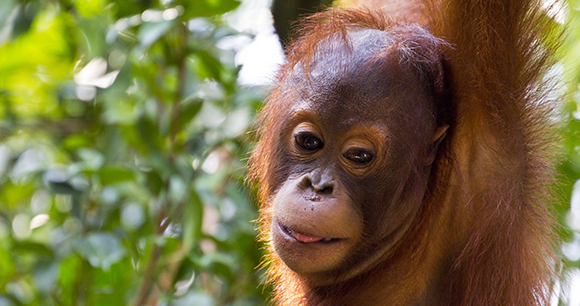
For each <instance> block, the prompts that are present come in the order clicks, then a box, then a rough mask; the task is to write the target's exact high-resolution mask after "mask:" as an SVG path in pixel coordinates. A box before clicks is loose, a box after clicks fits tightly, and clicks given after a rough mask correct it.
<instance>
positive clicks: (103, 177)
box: [98, 167, 135, 185]
mask: <svg viewBox="0 0 580 306" xmlns="http://www.w3.org/2000/svg"><path fill="white" fill-rule="evenodd" d="M98 173H99V179H100V181H101V184H102V185H110V184H115V183H120V182H126V181H132V180H134V179H135V174H133V172H132V171H130V170H127V169H125V168H113V167H106V168H103V169H101V170H100V171H99V172H98Z"/></svg>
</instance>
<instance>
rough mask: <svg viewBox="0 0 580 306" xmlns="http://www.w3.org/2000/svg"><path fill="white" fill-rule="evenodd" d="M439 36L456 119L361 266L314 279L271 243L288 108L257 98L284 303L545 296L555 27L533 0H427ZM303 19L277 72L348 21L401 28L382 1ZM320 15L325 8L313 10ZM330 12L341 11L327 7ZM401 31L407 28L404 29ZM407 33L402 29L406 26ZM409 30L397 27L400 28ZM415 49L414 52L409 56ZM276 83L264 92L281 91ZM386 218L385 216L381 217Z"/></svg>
mask: <svg viewBox="0 0 580 306" xmlns="http://www.w3.org/2000/svg"><path fill="white" fill-rule="evenodd" d="M423 4H424V6H425V7H424V8H423V10H424V11H425V12H426V13H425V16H429V18H428V19H429V20H428V21H427V22H425V24H428V28H429V29H430V31H431V32H432V33H433V34H434V35H435V36H436V37H439V38H442V39H444V40H445V41H447V42H448V43H449V45H446V44H441V45H440V46H441V48H445V54H446V57H447V62H448V65H449V67H448V70H449V71H448V72H449V76H447V77H449V78H450V80H451V89H452V94H453V98H452V103H453V111H452V113H450V114H447V115H449V116H452V117H453V120H452V121H453V124H452V126H451V128H450V129H449V131H448V136H447V138H446V140H445V142H444V144H443V148H442V149H441V152H440V154H439V156H438V158H437V160H436V162H435V164H434V166H433V167H434V168H433V170H432V173H431V178H430V184H431V185H430V186H431V187H430V191H429V192H428V194H427V195H426V196H425V200H424V202H423V205H422V207H421V211H420V212H419V213H418V214H417V216H416V219H415V220H414V221H413V223H412V226H411V228H410V229H409V230H408V231H407V232H406V233H405V237H404V239H401V240H400V241H399V242H398V243H397V245H395V246H393V247H392V249H391V251H388V252H387V253H385V254H384V255H382V256H381V260H379V261H378V263H377V264H376V265H374V266H372V267H371V268H369V269H368V270H367V271H364V273H361V274H359V275H357V276H354V277H353V278H352V279H350V280H348V281H345V282H341V283H338V284H336V285H331V286H324V287H313V286H309V284H308V282H307V281H306V280H304V279H303V278H302V277H301V276H300V275H298V274H296V273H294V272H293V271H291V270H290V269H288V268H287V267H286V266H285V265H284V263H283V262H282V261H281V259H280V258H279V257H278V256H277V255H276V253H275V252H274V251H273V249H272V246H271V245H270V242H271V237H270V234H269V224H270V221H271V218H272V217H271V208H270V200H271V199H270V197H271V195H272V194H273V193H274V192H275V190H273V188H275V187H274V186H273V185H274V184H273V180H274V177H275V176H276V175H277V173H276V170H275V168H274V167H273V166H272V163H273V158H274V157H275V155H276V154H277V153H276V152H275V151H274V149H273V148H272V146H273V144H274V143H275V142H276V141H277V131H278V130H279V125H280V122H281V119H280V116H282V115H283V112H282V111H281V110H280V107H275V106H270V104H268V103H266V106H265V107H264V109H263V110H262V112H261V114H260V116H261V122H262V126H261V128H260V129H259V131H258V134H259V135H260V140H259V143H258V145H257V148H256V149H255V151H254V152H253V154H252V157H251V159H250V162H249V165H250V180H251V181H252V182H254V183H255V184H256V185H257V186H259V201H260V203H261V208H260V240H261V241H263V242H264V243H265V244H266V246H267V248H268V250H269V255H268V257H267V258H266V259H265V264H267V265H268V266H269V268H268V273H269V275H270V281H271V282H272V284H273V285H274V290H275V291H274V300H275V301H276V302H277V303H278V304H281V305H410V304H412V305H490V306H495V305H547V303H548V298H549V294H550V283H551V281H553V278H554V269H553V268H554V265H555V262H556V259H555V257H554V254H553V251H552V249H553V246H554V240H553V237H552V225H553V224H552V218H551V216H550V213H549V210H548V208H547V204H548V203H549V201H550V196H549V194H550V191H549V189H548V187H547V186H548V185H549V184H550V183H551V182H552V178H553V173H554V170H553V165H552V162H553V153H554V148H553V141H554V135H553V129H552V128H551V127H550V122H549V120H548V118H549V116H550V111H551V109H552V106H551V105H549V104H548V103H547V102H546V101H547V99H545V97H546V96H545V95H546V93H547V92H549V90H550V88H546V86H545V85H544V84H545V83H543V79H542V77H543V76H544V75H545V72H546V69H547V68H549V66H550V65H551V64H552V63H553V60H554V59H553V50H554V49H555V47H556V46H555V45H553V43H551V42H548V41H547V40H545V39H544V38H543V37H545V34H546V32H547V31H549V30H551V29H552V28H551V27H550V25H549V23H547V22H546V20H545V16H544V15H543V11H542V10H541V9H540V1H536V0H511V1H510V0H429V1H423ZM323 14H324V15H317V16H318V17H312V18H310V19H309V20H306V23H305V24H304V28H303V30H302V33H301V34H302V36H301V38H300V39H299V40H298V41H297V42H296V43H295V44H294V45H293V47H292V48H291V49H290V52H289V59H288V64H286V65H285V66H284V67H283V68H282V70H281V72H280V74H279V81H282V80H283V79H284V77H285V76H286V75H287V74H288V70H289V69H292V68H293V67H294V66H295V65H296V63H297V62H298V61H299V60H301V59H303V58H310V57H312V56H313V54H314V52H315V50H316V48H317V44H318V43H319V42H320V41H323V40H324V38H325V37H329V36H330V35H335V34H337V35H343V36H344V35H345V33H346V31H348V30H349V29H352V28H374V29H379V30H383V31H395V32H396V31H397V30H398V26H397V25H398V23H397V22H396V21H394V20H391V19H389V18H387V17H385V16H384V15H383V14H382V13H380V12H376V11H374V12H371V11H368V10H360V9H359V10H352V9H351V10H331V11H330V12H326V13H323ZM320 16H322V17H320ZM334 18H336V19H334ZM402 35H405V33H402ZM403 37H404V36H403ZM402 39H404V38H402ZM414 60H417V59H414ZM284 96H285V93H284V92H283V91H281V90H279V89H278V90H275V91H274V92H273V93H272V95H271V96H270V97H269V98H268V100H269V101H274V100H280V99H282V100H283V99H284ZM385 222H388V220H385Z"/></svg>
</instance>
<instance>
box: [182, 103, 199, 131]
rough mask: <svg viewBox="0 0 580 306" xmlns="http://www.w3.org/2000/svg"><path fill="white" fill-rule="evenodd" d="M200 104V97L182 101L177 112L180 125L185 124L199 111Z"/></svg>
mask: <svg viewBox="0 0 580 306" xmlns="http://www.w3.org/2000/svg"><path fill="white" fill-rule="evenodd" d="M202 105H203V100H202V99H200V98H192V99H187V100H186V101H184V102H183V106H182V107H181V111H180V112H179V122H180V123H181V125H182V126H185V125H187V124H188V123H189V122H190V121H191V120H192V119H193V118H194V117H195V115H197V113H199V110H200V109H201V106H202Z"/></svg>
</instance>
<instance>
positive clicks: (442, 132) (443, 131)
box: [425, 124, 449, 166]
mask: <svg viewBox="0 0 580 306" xmlns="http://www.w3.org/2000/svg"><path fill="white" fill-rule="evenodd" d="M448 128H449V125H447V124H445V125H443V126H440V127H438V128H437V129H436V130H435V133H433V138H431V146H430V147H429V151H428V152H427V153H428V155H427V158H426V160H425V165H426V166H431V165H432V164H433V162H434V161H435V157H437V151H438V150H439V145H440V144H441V142H442V141H443V139H445V136H447V129H448Z"/></svg>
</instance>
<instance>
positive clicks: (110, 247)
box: [73, 232, 125, 271]
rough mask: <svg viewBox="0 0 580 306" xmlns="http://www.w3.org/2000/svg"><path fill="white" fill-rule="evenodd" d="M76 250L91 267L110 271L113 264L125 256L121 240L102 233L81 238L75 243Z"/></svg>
mask: <svg viewBox="0 0 580 306" xmlns="http://www.w3.org/2000/svg"><path fill="white" fill-rule="evenodd" d="M73 246H74V248H75V250H76V251H77V252H78V253H79V254H80V255H81V256H82V257H83V258H84V259H85V260H87V261H88V262H89V263H90V264H91V266H93V267H95V268H101V269H103V270H104V271H108V270H109V268H110V267H111V265H112V264H114V263H116V262H118V261H120V260H121V259H122V258H123V257H124V256H125V249H124V248H123V246H122V245H121V243H120V242H119V239H118V238H117V237H115V236H113V235H112V234H110V233H105V232H100V233H93V234H89V235H88V236H86V237H85V238H84V239H82V238H79V239H77V240H75V242H74V243H73Z"/></svg>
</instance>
